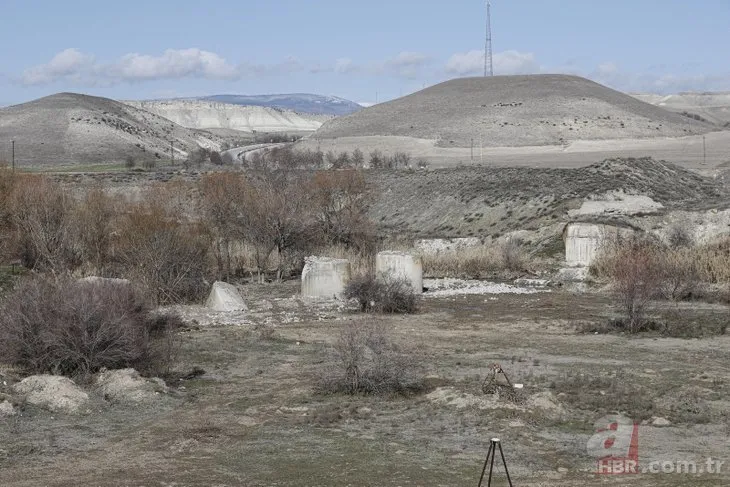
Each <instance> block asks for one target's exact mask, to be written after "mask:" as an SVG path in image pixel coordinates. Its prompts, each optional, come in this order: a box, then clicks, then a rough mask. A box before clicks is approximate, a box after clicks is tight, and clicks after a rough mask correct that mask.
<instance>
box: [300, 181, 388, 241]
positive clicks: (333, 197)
mask: <svg viewBox="0 0 730 487" xmlns="http://www.w3.org/2000/svg"><path fill="white" fill-rule="evenodd" d="M310 191H311V194H312V204H313V205H314V208H313V210H314V216H315V218H316V222H317V225H318V228H319V230H320V234H321V235H323V236H324V237H325V239H327V240H328V241H329V242H331V243H341V244H344V245H346V246H348V247H354V248H357V249H359V250H365V249H367V248H369V247H370V246H371V244H372V241H373V235H374V229H373V225H372V222H371V221H370V220H369V218H368V216H367V207H368V205H369V204H370V202H371V196H370V195H371V193H370V191H369V188H368V186H367V184H366V182H365V177H364V175H363V174H362V172H360V171H356V170H346V171H335V172H333V171H322V172H319V173H317V174H316V175H315V176H314V178H313V180H312V189H311V190H310Z"/></svg>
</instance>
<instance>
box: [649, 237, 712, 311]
mask: <svg viewBox="0 0 730 487" xmlns="http://www.w3.org/2000/svg"><path fill="white" fill-rule="evenodd" d="M656 252H657V255H656V259H657V260H658V263H657V265H659V266H660V271H661V276H660V279H659V282H658V285H659V291H660V295H661V296H662V297H664V298H665V299H670V300H673V301H680V300H683V299H689V298H692V297H693V296H696V295H697V294H698V293H700V292H701V289H700V288H701V285H702V283H701V278H700V270H699V265H698V263H697V259H696V255H695V253H696V250H695V249H692V248H686V247H676V248H672V249H656Z"/></svg>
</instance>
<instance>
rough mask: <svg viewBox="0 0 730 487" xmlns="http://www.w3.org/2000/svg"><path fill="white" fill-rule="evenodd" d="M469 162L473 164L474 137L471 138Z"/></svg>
mask: <svg viewBox="0 0 730 487" xmlns="http://www.w3.org/2000/svg"><path fill="white" fill-rule="evenodd" d="M471 160H472V162H474V137H472V138H471Z"/></svg>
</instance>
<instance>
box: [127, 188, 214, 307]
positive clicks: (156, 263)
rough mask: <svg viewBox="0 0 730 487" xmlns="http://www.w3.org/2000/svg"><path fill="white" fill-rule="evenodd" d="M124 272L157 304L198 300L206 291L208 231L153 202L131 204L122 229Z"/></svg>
mask: <svg viewBox="0 0 730 487" xmlns="http://www.w3.org/2000/svg"><path fill="white" fill-rule="evenodd" d="M119 234H120V237H119V239H118V240H117V242H116V257H117V259H118V261H119V262H120V264H121V266H122V271H121V274H123V275H125V276H128V277H129V278H130V279H133V280H135V281H136V282H138V283H139V284H140V285H141V286H142V287H143V288H144V289H145V291H146V292H147V293H149V294H148V295H149V296H150V297H151V298H152V299H153V300H154V302H155V303H157V304H168V303H180V302H186V301H196V300H199V299H200V298H201V297H202V296H203V293H204V292H205V274H206V262H207V259H206V257H207V254H208V250H209V248H210V235H209V234H208V233H207V231H206V229H205V228H204V227H201V226H199V225H194V224H182V223H179V222H178V221H176V220H175V219H174V218H173V216H172V215H169V214H167V212H166V211H165V210H164V208H163V207H162V206H161V205H160V204H158V203H155V202H144V203H140V204H137V205H133V206H132V207H131V208H130V209H129V211H128V213H127V215H125V218H124V219H123V221H122V223H121V225H120V229H119Z"/></svg>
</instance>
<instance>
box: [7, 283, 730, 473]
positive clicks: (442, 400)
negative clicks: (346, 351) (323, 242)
mask: <svg viewBox="0 0 730 487" xmlns="http://www.w3.org/2000/svg"><path fill="white" fill-rule="evenodd" d="M297 291H298V283H297V282H296V281H289V282H286V283H283V284H280V285H251V286H246V287H244V288H243V294H244V298H245V299H246V300H247V302H248V303H249V305H250V308H251V310H250V312H248V313H246V314H242V315H235V314H226V313H221V314H218V315H216V314H210V313H209V312H205V311H204V310H203V309H201V308H199V307H193V306H186V307H181V308H178V309H179V310H180V311H181V312H182V314H183V316H185V317H186V318H187V319H188V320H189V326H190V328H189V329H187V330H185V331H184V332H182V333H181V348H180V353H179V358H180V362H179V363H178V365H177V366H176V370H177V371H178V372H181V373H183V374H184V373H185V372H186V371H189V370H192V369H193V368H194V367H199V368H202V369H204V370H205V373H204V374H203V375H202V376H199V377H196V378H193V379H184V380H180V379H175V380H171V381H170V385H171V390H170V393H169V394H167V395H163V396H161V397H159V399H157V400H155V401H154V402H150V403H145V404H140V405H136V406H135V405H122V404H110V403H108V402H106V401H104V400H103V399H102V398H100V397H97V396H95V395H94V393H93V391H92V392H91V396H92V401H91V402H90V406H89V408H88V410H87V411H85V412H83V413H82V414H80V415H74V416H65V415H62V414H53V413H48V412H44V411H40V410H37V409H34V408H33V407H31V406H26V407H25V408H23V409H22V414H20V415H16V416H13V417H9V418H5V419H3V420H2V422H1V423H0V484H1V485H4V486H9V487H10V486H17V487H20V486H28V487H30V486H33V487H35V486H39V485H45V486H67V485H95V486H122V485H123V486H142V485H145V486H153V485H154V486H157V485H159V486H180V487H182V486H198V485H201V486H202V485H217V486H239V485H246V486H273V485H281V486H283V485H302V486H304V485H307V486H314V485H317V486H327V485H331V486H342V485H357V486H361V485H373V486H375V485H378V486H380V485H382V486H386V485H392V486H398V485H400V486H403V485H423V486H437V485H442V486H457V485H476V483H477V480H478V477H479V473H480V469H481V464H482V461H483V459H484V457H485V455H486V450H487V447H488V445H489V438H491V437H494V436H499V437H500V438H501V439H502V441H503V444H504V449H505V455H506V458H507V462H508V466H509V468H510V472H511V474H512V478H513V480H514V482H515V485H520V486H555V487H557V486H576V487H577V486H585V485H616V486H619V485H620V486H625V485H642V486H678V487H679V486H682V487H685V486H700V485H702V486H708V485H716V486H721V485H727V483H728V479H730V467H727V470H725V472H724V473H721V474H719V475H707V474H697V475H690V474H649V473H644V474H639V475H615V476H611V475H600V476H599V475H596V474H595V473H593V471H594V469H595V459H594V458H592V457H591V456H590V455H589V454H588V452H587V450H586V443H587V441H588V439H589V438H590V437H591V435H592V434H593V433H594V426H593V424H594V422H595V421H596V420H597V419H599V418H600V417H601V416H603V415H604V414H607V413H611V412H623V413H625V414H627V415H629V416H631V417H633V418H634V419H636V420H637V421H642V420H643V421H644V422H643V423H641V426H640V427H639V455H640V465H644V466H649V465H650V462H663V461H672V462H673V461H695V462H697V464H698V465H699V464H701V462H704V461H705V459H706V458H707V457H712V458H714V459H719V460H727V461H730V458H728V451H730V440H728V438H729V437H730V435H729V434H728V433H730V416H729V415H728V405H729V404H728V400H727V396H728V393H729V392H730V373H729V372H728V369H727V363H728V360H730V352H729V350H730V347H729V345H730V339H729V338H728V337H727V336H721V337H714V338H699V339H678V338H665V337H662V336H658V335H652V334H646V335H639V336H634V337H627V336H623V335H617V334H608V335H606V334H594V333H584V332H583V331H582V330H585V329H588V328H590V326H591V324H595V323H602V322H604V321H606V320H607V319H609V318H610V317H611V316H613V313H614V310H613V309H612V307H611V306H610V302H609V300H608V299H607V298H606V296H605V294H604V295H602V294H596V293H589V294H582V295H574V294H570V293H568V292H564V291H560V290H557V289H554V290H552V291H549V292H539V293H534V294H527V295H511V294H500V295H470V296H459V295H454V296H449V297H430V298H429V297H424V298H422V303H421V311H420V312H419V313H418V314H415V315H410V316H406V317H403V316H398V317H396V316H392V317H382V316H381V317H376V318H375V319H376V320H378V321H380V322H381V323H382V324H383V325H384V326H385V327H386V328H387V329H388V330H389V331H390V334H391V336H392V338H393V339H394V340H395V341H396V342H397V343H398V344H400V346H401V348H402V350H404V351H405V352H407V353H409V354H411V356H412V357H413V359H414V361H415V362H416V363H418V364H419V365H420V370H421V372H422V374H423V375H424V377H426V382H425V384H426V389H425V390H424V391H422V392H421V393H418V394H413V395H410V396H405V397H404V396H379V397H373V396H346V395H322V394H319V393H318V392H317V390H316V388H315V386H316V384H317V380H318V375H319V372H318V371H319V370H320V368H321V367H322V365H323V363H324V362H325V361H326V359H327V357H328V356H329V353H330V351H329V347H330V346H331V345H332V344H333V343H334V342H335V341H336V340H337V337H338V336H339V334H340V332H341V330H342V328H343V327H344V326H345V325H346V324H348V323H352V322H358V321H362V320H364V319H366V317H364V316H363V315H359V314H355V313H354V312H353V311H351V310H349V309H347V308H343V307H342V306H337V305H332V304H326V303H319V304H315V305H312V304H311V303H304V302H302V301H301V300H299V299H298V298H295V297H292V296H294V295H295V294H296V293H297ZM654 314H655V315H657V316H661V317H663V319H669V320H671V319H682V320H686V321H689V322H708V321H712V322H721V321H723V320H724V322H727V320H728V308H727V307H724V306H721V305H709V304H707V305H704V304H692V305H691V306H687V305H682V304H680V305H661V306H660V307H658V308H657V309H655V310H654ZM678 317H681V318H678ZM494 362H497V363H500V364H501V365H502V367H503V368H504V370H505V371H506V372H507V373H508V374H509V376H510V378H511V379H512V380H513V382H519V383H524V384H525V389H524V390H525V395H526V400H525V401H524V402H521V403H518V404H514V403H512V402H510V401H509V400H507V399H504V398H502V399H497V398H494V397H492V396H486V395H484V394H483V393H482V391H481V381H482V379H483V378H484V377H485V376H486V374H487V372H488V370H489V366H490V364H492V363H494ZM2 375H3V377H2V380H3V381H5V382H6V383H8V382H12V380H13V371H12V370H3V371H2ZM3 387H5V386H3ZM654 417H662V418H666V419H667V420H668V421H669V425H668V426H662V427H659V426H653V425H652V424H651V422H652V419H653V418H654ZM497 471H498V472H501V470H497ZM497 480H498V482H500V483H498V484H496V485H506V482H505V480H504V477H503V476H502V475H498V477H497Z"/></svg>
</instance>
